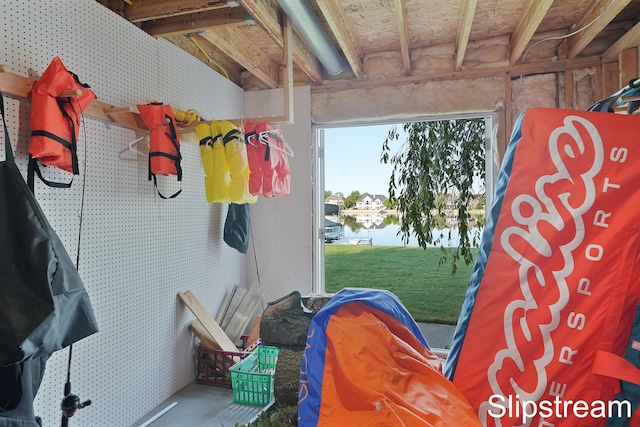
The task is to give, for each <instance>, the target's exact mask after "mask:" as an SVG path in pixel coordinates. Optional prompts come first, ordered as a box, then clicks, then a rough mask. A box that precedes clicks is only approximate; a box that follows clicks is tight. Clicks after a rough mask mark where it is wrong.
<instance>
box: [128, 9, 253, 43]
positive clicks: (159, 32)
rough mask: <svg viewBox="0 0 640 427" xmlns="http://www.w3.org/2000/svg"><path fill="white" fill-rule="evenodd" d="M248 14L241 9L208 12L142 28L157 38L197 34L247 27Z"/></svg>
mask: <svg viewBox="0 0 640 427" xmlns="http://www.w3.org/2000/svg"><path fill="white" fill-rule="evenodd" d="M247 16H248V15H247V12H246V11H245V10H244V9H243V8H241V7H233V8H224V9H214V10H207V11H204V12H195V13H189V14H187V15H177V16H172V17H170V18H162V19H156V20H153V21H145V22H143V23H142V25H141V28H142V29H143V30H145V31H146V32H147V33H149V34H151V35H152V36H155V37H165V36H170V35H174V34H184V33H197V32H200V31H205V30H207V29H211V28H214V27H233V26H240V25H246V18H247Z"/></svg>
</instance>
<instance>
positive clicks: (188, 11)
mask: <svg viewBox="0 0 640 427" xmlns="http://www.w3.org/2000/svg"><path fill="white" fill-rule="evenodd" d="M98 1H99V2H100V3H102V4H103V5H105V6H106V7H108V8H110V9H112V10H113V11H114V12H116V13H118V14H120V15H121V16H123V17H124V18H125V19H127V20H129V21H131V22H133V23H135V24H136V25H138V26H140V27H141V28H142V29H143V30H145V31H147V32H148V33H149V34H151V35H153V36H154V37H164V38H166V39H167V40H169V41H171V42H172V43H174V44H176V45H177V46H179V47H180V48H182V49H184V50H186V51H187V52H189V53H190V54H192V55H193V56H195V57H197V58H198V59H200V60H201V61H203V62H205V63H207V64H208V65H209V66H210V67H211V68H212V69H214V70H215V71H217V72H219V73H221V74H223V75H226V76H228V78H229V79H231V80H233V81H234V82H236V83H237V84H239V85H240V86H242V87H244V88H245V89H246V90H254V89H265V88H275V87H282V86H283V85H284V81H283V80H284V77H283V76H285V75H286V73H283V72H282V69H283V64H285V63H286V62H285V56H284V45H285V39H284V36H283V34H284V32H283V22H284V21H285V19H284V18H283V12H282V10H281V9H280V7H279V4H278V2H277V1H276V0H235V1H227V0H181V1H176V0H126V1H122V0H98ZM297 1H300V2H304V1H308V2H309V6H310V7H311V9H312V10H313V11H314V13H315V15H316V16H317V19H318V22H319V23H320V26H321V27H322V29H323V30H324V31H325V32H326V33H327V35H328V36H329V39H330V40H331V42H332V43H333V45H334V47H335V48H336V49H337V51H338V52H339V54H340V55H341V56H342V58H343V63H344V64H345V65H344V69H343V71H342V72H341V73H340V74H338V75H329V74H327V73H326V71H325V70H324V69H323V67H322V65H321V64H320V63H319V62H318V59H317V57H316V55H315V54H314V53H313V52H312V51H311V49H310V48H309V46H308V45H307V43H306V42H305V41H304V40H303V39H302V38H301V36H300V35H299V34H298V33H297V31H294V36H293V38H292V44H293V49H292V56H293V64H294V84H295V85H311V86H312V87H314V88H316V89H318V88H323V87H324V88H325V89H324V90H326V91H331V88H332V87H336V88H337V87H344V85H358V84H362V83H366V84H368V85H371V84H378V85H380V86H384V85H385V84H387V83H388V82H389V81H390V79H398V78H405V79H406V78H414V79H421V78H424V79H429V78H433V76H434V75H438V76H440V75H442V73H458V74H459V75H460V76H462V77H464V73H472V72H473V71H474V70H477V69H482V70H483V73H484V74H485V75H486V74H491V73H492V72H495V74H496V75H500V74H504V73H505V67H507V70H508V69H509V67H511V68H513V67H518V66H520V65H521V64H523V63H529V64H534V65H536V64H537V65H539V66H540V67H549V66H553V63H554V62H558V61H565V62H566V61H572V60H582V61H583V62H584V63H585V64H593V65H598V64H602V63H606V62H615V61H616V60H617V58H618V54H619V53H620V52H621V51H622V50H624V49H626V48H629V47H634V46H638V45H640V23H639V21H640V0H555V1H554V0H297ZM576 31H579V32H577V33H576V34H574V35H572V36H570V37H566V36H567V35H569V34H572V33H574V32H576ZM194 41H195V42H194ZM203 51H204V52H203ZM443 57H444V58H445V59H446V61H443ZM373 58H384V59H386V60H385V61H383V64H384V65H383V66H382V67H381V66H380V65H379V64H380V62H379V61H378V62H377V64H378V65H377V66H373V65H371V64H374V63H375V62H376V61H374V60H373ZM424 64H431V65H426V66H425V65H424ZM530 69H531V70H535V68H530Z"/></svg>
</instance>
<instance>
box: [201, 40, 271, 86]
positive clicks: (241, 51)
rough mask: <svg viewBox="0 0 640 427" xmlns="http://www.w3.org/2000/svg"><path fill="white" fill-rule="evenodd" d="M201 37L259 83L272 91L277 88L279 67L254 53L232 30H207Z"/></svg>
mask: <svg viewBox="0 0 640 427" xmlns="http://www.w3.org/2000/svg"><path fill="white" fill-rule="evenodd" d="M203 37H204V38H205V39H207V40H209V41H210V42H211V43H213V44H214V45H215V46H216V47H217V48H218V49H220V50H222V51H223V52H224V53H225V54H226V55H228V56H229V57H231V58H232V59H233V60H234V61H236V62H237V63H239V64H240V65H242V66H243V67H244V68H246V69H247V70H248V71H249V72H250V73H251V74H253V75H254V76H256V77H257V78H258V79H259V80H260V81H261V82H263V83H264V84H265V85H267V86H269V87H270V88H272V89H275V88H277V87H278V84H279V81H280V79H279V71H280V66H279V64H277V63H276V62H274V61H272V60H270V59H269V58H268V57H267V56H266V55H261V54H260V53H259V52H256V50H255V47H254V46H253V45H251V44H250V43H249V42H248V41H247V40H246V39H245V38H243V37H240V36H239V35H237V34H236V33H235V30H234V29H233V28H220V29H218V30H207V31H206V32H205V34H204V35H203Z"/></svg>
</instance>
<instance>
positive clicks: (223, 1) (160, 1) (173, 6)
mask: <svg viewBox="0 0 640 427" xmlns="http://www.w3.org/2000/svg"><path fill="white" fill-rule="evenodd" d="M228 7H229V6H228V5H227V0H209V1H202V0H180V1H176V0H154V1H139V0H137V1H132V2H131V4H130V5H129V4H128V5H126V6H125V9H124V10H125V17H126V18H127V19H128V20H129V21H131V22H142V21H150V20H152V19H161V18H168V17H170V16H176V15H184V14H188V13H194V12H203V11H205V10H212V9H220V8H228Z"/></svg>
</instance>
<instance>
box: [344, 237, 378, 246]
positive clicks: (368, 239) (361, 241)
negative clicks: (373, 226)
mask: <svg viewBox="0 0 640 427" xmlns="http://www.w3.org/2000/svg"><path fill="white" fill-rule="evenodd" d="M348 243H349V244H350V245H373V237H366V238H362V239H358V238H354V239H349V242H348Z"/></svg>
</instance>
